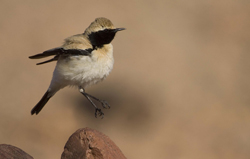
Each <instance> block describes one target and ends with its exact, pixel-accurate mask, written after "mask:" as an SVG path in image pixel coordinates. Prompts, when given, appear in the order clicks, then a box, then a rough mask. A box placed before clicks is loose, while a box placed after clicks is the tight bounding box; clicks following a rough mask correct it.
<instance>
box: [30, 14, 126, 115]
mask: <svg viewBox="0 0 250 159" xmlns="http://www.w3.org/2000/svg"><path fill="white" fill-rule="evenodd" d="M122 30H125V28H116V27H115V26H114V25H113V23H112V22H111V21H110V20H109V19H107V18H104V17H99V18H96V19H95V20H94V21H93V22H92V23H91V24H90V25H89V26H88V28H86V30H85V31H84V33H81V34H76V35H73V36H70V37H68V38H66V39H65V40H64V42H63V44H62V45H61V46H60V47H56V48H53V49H50V50H47V51H44V52H42V53H39V54H36V55H33V56H29V58H30V59H41V58H46V57H49V56H53V58H52V59H49V60H46V61H44V62H40V63H37V65H41V64H46V63H49V62H52V61H57V62H56V66H55V70H54V72H53V77H52V80H51V83H50V85H49V88H48V89H47V91H46V92H45V94H44V95H43V97H42V98H41V100H40V101H39V102H38V103H37V104H36V105H35V107H34V108H33V109H32V110H31V115H33V114H36V115H37V114H38V113H39V112H40V111H41V110H42V109H43V107H44V106H45V104H46V103H47V102H48V101H49V99H50V98H51V97H52V96H54V95H55V93H56V92H58V91H59V90H60V89H62V88H64V87H66V86H73V87H77V88H78V89H79V92H80V93H81V94H82V95H83V96H84V97H86V98H87V100H88V101H89V102H90V103H91V104H92V105H93V106H94V108H95V117H97V116H101V117H103V116H104V113H103V112H102V110H101V109H100V108H98V107H97V106H96V104H95V103H94V102H93V101H92V100H91V99H94V100H96V101H97V102H100V103H101V104H102V106H103V108H110V105H109V104H108V102H107V101H106V100H101V99H99V98H96V97H95V96H92V95H90V94H88V93H86V91H85V88H86V87H88V86H91V85H94V84H97V83H98V82H100V81H103V80H104V79H105V78H106V77H107V76H108V75H109V74H110V72H111V70H112V69H113V64H114V57H113V46H112V44H111V41H112V40H113V39H114V37H115V35H116V33H117V32H119V31H122Z"/></svg>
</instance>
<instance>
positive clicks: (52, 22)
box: [0, 0, 250, 159]
mask: <svg viewBox="0 0 250 159" xmlns="http://www.w3.org/2000/svg"><path fill="white" fill-rule="evenodd" d="M249 8H250V2H249V1H247V0H238V1H234V0H224V1H215V0H210V1H209V0H204V1H198V0H190V1H182V0H177V1H170V0H154V1H148V0H146V1H145V0H136V1H133V0H127V1H115V0H109V1H100V0H92V1H83V0H73V1H68V0H60V1H59V0H43V1H32V0H22V1H7V0H1V5H0V33H1V36H0V45H1V47H0V55H1V58H0V74H1V78H0V83H1V84H0V88H1V92H0V143H6V144H11V145H14V146H17V147H19V148H21V149H23V150H24V151H26V152H27V153H29V154H30V155H32V156H33V157H34V158H36V159H44V158H48V159H50V158H60V156H61V153H62V152H63V148H64V145H65V143H66V141H67V140H68V138H69V136H70V135H71V134H72V133H73V132H75V131H76V130H77V129H79V128H84V127H90V128H93V129H96V130H98V131H101V132H103V133H104V134H106V135H107V136H109V137H110V138H111V139H112V140H113V141H114V142H115V143H116V144H117V145H118V147H120V149H121V150H122V152H123V153H124V154H125V156H126V157H127V158H131V159H132V158H138V159H152V158H158V159H168V158H174V159H184V158H185V159H200V158H202V159H211V158H213V159H235V158H240V159H247V158H249V156H250V98H249V97H250V96H249V95H250V83H249V80H250V62H249V59H250V54H249V52H250V31H249V28H250V20H249V17H250V10H249ZM97 17H106V18H109V19H110V20H111V21H112V22H113V23H114V25H115V26H116V27H125V28H126V29H127V30H126V31H122V32H119V33H118V34H117V36H116V37H115V39H114V41H113V42H112V44H113V46H114V57H115V65H114V69H113V71H112V72H111V74H110V75H109V76H108V78H107V79H106V80H105V81H103V82H101V83H99V84H97V85H95V86H92V87H89V88H87V89H86V90H87V92H88V93H90V94H92V95H95V96H96V97H99V98H101V99H106V100H107V101H108V102H109V103H110V105H111V109H109V110H103V111H104V113H105V117H104V119H100V118H95V117H94V109H93V107H92V106H91V105H90V103H89V102H88V101H87V100H86V99H85V98H84V97H83V96H82V95H81V94H80V93H79V92H78V90H77V89H73V88H64V89H63V90H61V91H59V92H58V93H57V94H56V95H55V96H54V97H53V98H51V100H50V101H49V102H48V103H47V105H46V106H45V108H44V109H43V110H42V111H41V113H40V114H39V115H37V116H36V115H34V116H31V115H30V111H31V109H32V108H33V107H34V106H35V104H36V103H37V102H38V101H39V100H40V99H41V97H42V96H43V94H44V93H45V91H46V90H47V88H48V86H49V84H50V80H51V78H52V73H53V70H54V67H55V62H54V63H48V64H45V65H41V66H36V65H35V64H36V63H38V62H41V60H30V59H28V56H30V55H34V54H37V53H41V52H43V51H45V50H47V49H51V48H54V47H57V46H60V45H61V44H62V42H63V39H65V38H66V37H68V36H70V35H74V34H78V33H83V32H84V30H85V28H87V27H88V26H89V24H90V23H91V22H92V21H93V20H94V19H95V18H97ZM99 106H100V105H99Z"/></svg>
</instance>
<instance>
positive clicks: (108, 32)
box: [84, 18, 125, 47]
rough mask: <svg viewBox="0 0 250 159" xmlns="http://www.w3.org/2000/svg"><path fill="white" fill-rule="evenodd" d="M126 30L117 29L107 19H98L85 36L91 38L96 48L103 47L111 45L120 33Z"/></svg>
mask: <svg viewBox="0 0 250 159" xmlns="http://www.w3.org/2000/svg"><path fill="white" fill-rule="evenodd" d="M124 29H125V28H116V27H114V25H113V24H112V22H111V21H110V20H109V19H107V18H96V19H95V21H94V22H92V23H91V24H90V26H89V27H88V28H87V29H86V30H85V32H84V34H85V35H86V36H87V37H88V38H89V40H90V42H91V44H92V45H93V46H94V47H102V46H103V45H105V44H109V43H110V42H111V41H112V40H113V39H114V37H115V34H116V33H117V32H118V31H121V30H124Z"/></svg>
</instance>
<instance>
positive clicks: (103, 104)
mask: <svg viewBox="0 0 250 159" xmlns="http://www.w3.org/2000/svg"><path fill="white" fill-rule="evenodd" d="M100 102H101V103H102V107H103V108H105V109H110V105H109V103H108V102H107V101H106V100H100Z"/></svg>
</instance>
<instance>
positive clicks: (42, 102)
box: [31, 91, 52, 115]
mask: <svg viewBox="0 0 250 159" xmlns="http://www.w3.org/2000/svg"><path fill="white" fill-rule="evenodd" d="M51 97H52V96H51V95H49V92H48V91H47V92H46V93H45V94H44V95H43V97H42V99H41V100H40V101H39V102H38V103H37V105H36V106H35V107H34V108H33V109H32V110H31V115H33V114H35V113H36V114H38V113H39V112H40V111H41V110H42V109H43V107H44V105H45V104H46V103H47V102H48V101H49V99H50V98H51Z"/></svg>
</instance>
